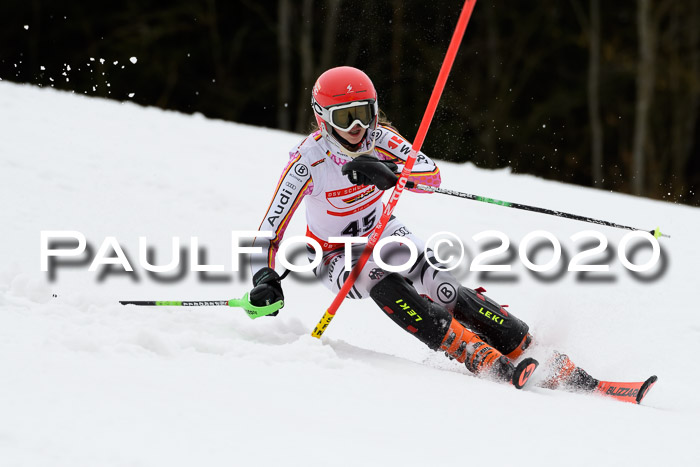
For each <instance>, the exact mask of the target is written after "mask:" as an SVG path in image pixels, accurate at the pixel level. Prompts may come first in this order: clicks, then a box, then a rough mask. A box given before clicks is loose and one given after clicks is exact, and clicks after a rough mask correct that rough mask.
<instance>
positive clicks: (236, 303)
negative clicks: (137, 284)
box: [119, 293, 284, 319]
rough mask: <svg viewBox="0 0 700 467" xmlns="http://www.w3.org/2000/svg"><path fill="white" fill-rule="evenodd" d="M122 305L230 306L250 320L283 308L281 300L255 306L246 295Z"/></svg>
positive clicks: (136, 302)
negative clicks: (238, 308) (246, 315)
mask: <svg viewBox="0 0 700 467" xmlns="http://www.w3.org/2000/svg"><path fill="white" fill-rule="evenodd" d="M119 303H121V304H122V305H138V306H230V307H240V308H243V309H244V310H245V311H246V313H247V314H248V316H250V319H255V318H260V317H261V316H267V315H270V314H272V313H274V312H275V311H277V310H279V309H280V308H282V307H283V306H284V301H283V300H278V301H276V302H275V303H271V304H269V305H264V306H255V305H253V304H252V303H250V300H248V293H246V294H245V295H243V297H242V298H232V299H231V300H193V301H185V300H182V301H127V300H120V301H119Z"/></svg>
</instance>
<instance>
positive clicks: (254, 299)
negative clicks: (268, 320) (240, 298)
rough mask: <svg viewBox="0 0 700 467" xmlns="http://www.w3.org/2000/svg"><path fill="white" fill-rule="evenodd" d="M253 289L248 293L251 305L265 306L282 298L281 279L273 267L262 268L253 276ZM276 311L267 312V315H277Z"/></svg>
mask: <svg viewBox="0 0 700 467" xmlns="http://www.w3.org/2000/svg"><path fill="white" fill-rule="evenodd" d="M253 285H254V286H255V287H253V290H251V291H250V293H249V294H248V300H249V301H250V303H251V305H255V306H267V305H272V304H273V303H275V302H277V301H279V300H284V294H283V293H282V279H280V276H279V274H277V272H276V271H275V270H274V269H271V268H262V269H261V270H259V271H258V272H256V273H255V275H254V276H253ZM277 313H279V310H278V311H275V312H274V313H271V314H269V315H268V316H277Z"/></svg>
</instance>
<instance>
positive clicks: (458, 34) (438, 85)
mask: <svg viewBox="0 0 700 467" xmlns="http://www.w3.org/2000/svg"><path fill="white" fill-rule="evenodd" d="M475 4H476V0H466V1H465V2H464V6H463V7H462V13H461V14H460V15H459V19H458V20H457V26H456V27H455V31H454V34H453V35H452V39H451V40H450V45H449V47H448V48H447V53H446V54H445V59H444V60H443V62H442V66H441V67H440V73H439V74H438V77H437V81H436V82H435V87H433V93H432V94H431V96H430V100H429V101H428V107H427V108H426V109H425V113H424V114H423V120H421V123H420V126H419V127H418V133H417V134H416V139H415V140H414V141H413V145H412V146H411V152H410V153H409V155H408V158H407V159H406V164H405V165H404V168H403V170H402V171H401V175H400V176H399V180H398V182H397V183H396V186H395V187H394V191H392V193H391V198H389V202H388V203H387V204H386V206H385V207H384V211H383V212H382V216H381V218H380V219H379V222H378V223H377V225H376V227H375V228H374V231H373V232H372V235H370V237H369V239H368V241H367V246H366V247H365V249H364V250H363V251H362V255H361V256H360V259H359V261H358V262H357V264H355V267H354V268H352V271H351V272H350V275H349V276H348V278H347V279H346V280H345V282H344V283H343V286H342V287H341V288H340V292H338V295H336V296H335V299H334V300H333V303H331V306H330V307H328V309H327V310H326V312H325V313H324V315H323V317H322V318H321V321H319V322H318V324H317V325H316V327H315V328H314V330H313V332H312V333H311V335H312V336H313V337H316V338H318V339H320V338H321V336H322V335H323V333H324V331H325V330H326V328H327V327H328V325H329V324H330V322H331V320H332V319H333V317H334V316H335V314H336V312H337V311H338V308H339V307H340V304H341V303H342V302H343V300H344V299H345V297H346V296H347V294H348V292H349V291H350V288H352V286H353V284H354V283H355V281H356V280H357V278H358V276H359V275H360V272H361V271H362V268H364V267H365V264H367V261H368V260H369V257H370V255H371V254H372V250H374V246H375V245H376V244H377V242H378V241H379V238H380V237H381V235H382V232H384V228H385V227H386V224H387V223H388V222H389V219H390V218H391V213H392V212H393V211H394V207H396V203H397V202H398V201H399V197H400V196H401V193H403V189H404V188H405V187H406V182H407V181H408V176H409V175H410V174H411V170H413V165H414V164H415V162H416V156H417V154H418V151H420V148H421V146H422V145H423V142H424V141H425V136H426V134H427V133H428V128H429V127H430V122H432V120H433V116H434V115H435V110H436V109H437V106H438V102H439V101H440V96H441V95H442V91H443V90H444V89H445V83H446V82H447V77H448V76H449V75H450V70H451V69H452V64H453V63H454V61H455V57H456V56H457V50H459V45H460V43H461V42H462V37H463V36H464V31H465V30H466V29H467V23H469V18H471V15H472V11H473V10H474V5H475Z"/></svg>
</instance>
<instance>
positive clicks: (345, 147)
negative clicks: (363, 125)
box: [329, 125, 374, 159]
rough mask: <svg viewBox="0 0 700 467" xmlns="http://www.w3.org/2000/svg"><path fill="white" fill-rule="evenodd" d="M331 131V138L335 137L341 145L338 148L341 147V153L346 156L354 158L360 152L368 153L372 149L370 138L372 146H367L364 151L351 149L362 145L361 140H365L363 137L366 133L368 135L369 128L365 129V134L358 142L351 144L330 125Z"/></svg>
mask: <svg viewBox="0 0 700 467" xmlns="http://www.w3.org/2000/svg"><path fill="white" fill-rule="evenodd" d="M329 126H330V125H329ZM331 132H332V133H331V136H333V138H335V139H336V140H337V141H338V142H339V143H340V145H341V148H340V149H341V151H343V154H345V155H346V156H348V157H350V158H352V159H354V158H356V157H357V156H361V155H362V154H370V153H371V152H372V151H374V140H372V146H371V147H370V148H368V149H367V150H366V151H359V152H356V151H353V150H352V148H358V149H359V148H360V147H361V146H362V142H363V141H365V139H366V138H367V135H369V129H368V130H366V131H365V135H364V136H363V137H362V139H361V140H360V142H359V143H357V144H352V143H350V142H349V141H348V140H346V139H345V138H343V137H342V136H340V134H338V132H337V131H336V130H335V128H333V127H332V126H331Z"/></svg>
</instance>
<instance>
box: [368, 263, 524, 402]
mask: <svg viewBox="0 0 700 467" xmlns="http://www.w3.org/2000/svg"><path fill="white" fill-rule="evenodd" d="M370 297H372V299H373V300H374V301H375V303H377V305H379V307H380V308H381V309H382V310H384V312H385V313H386V314H387V316H389V318H391V319H392V321H394V322H395V323H396V324H398V325H399V326H401V327H402V328H403V329H405V330H406V331H407V332H409V333H411V334H413V335H414V336H416V338H418V339H419V340H420V341H421V342H423V343H424V344H425V345H427V346H428V347H429V348H431V349H433V350H442V351H444V352H445V353H446V354H447V355H448V356H449V357H451V358H453V359H455V360H457V361H458V362H460V363H463V364H464V365H465V366H466V367H467V369H468V370H469V371H471V372H473V373H475V374H482V375H483V374H488V375H489V376H493V377H495V378H497V379H499V380H502V381H509V382H512V383H513V385H514V386H515V387H516V388H518V389H520V388H522V387H523V385H524V384H525V382H527V380H528V378H529V377H530V375H531V374H532V371H534V369H535V368H536V367H537V362H536V361H535V360H534V359H525V360H523V361H522V362H521V363H520V364H519V365H518V367H517V368H516V367H515V366H514V365H513V363H511V361H510V359H508V357H506V356H505V355H503V354H502V353H501V352H500V351H499V350H497V349H496V348H495V347H494V346H492V345H489V344H487V343H486V342H484V341H483V340H482V339H481V338H480V337H479V336H478V335H477V334H476V333H474V332H472V331H470V330H469V329H467V328H465V327H464V325H463V324H462V323H460V322H459V321H458V320H457V319H455V318H454V317H453V316H452V315H451V314H450V312H449V311H447V309H446V308H444V307H443V306H441V305H439V304H437V303H435V302H432V301H431V300H428V299H426V298H425V297H422V296H421V295H419V294H418V292H417V291H416V289H414V288H413V286H412V285H411V284H409V283H408V281H407V280H406V279H404V278H403V277H402V276H401V275H399V274H397V273H391V274H388V275H386V276H384V277H383V278H382V279H381V280H380V281H379V282H378V283H377V284H376V285H375V286H374V287H373V288H372V290H371V291H370Z"/></svg>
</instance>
